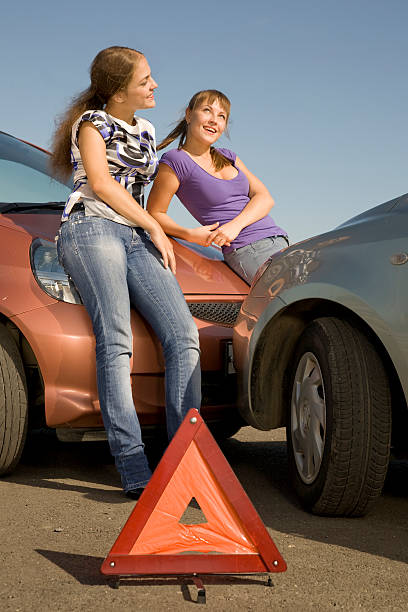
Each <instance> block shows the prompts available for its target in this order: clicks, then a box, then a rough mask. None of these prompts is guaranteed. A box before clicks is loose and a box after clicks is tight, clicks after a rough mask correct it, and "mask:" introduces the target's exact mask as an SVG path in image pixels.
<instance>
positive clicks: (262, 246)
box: [224, 236, 289, 285]
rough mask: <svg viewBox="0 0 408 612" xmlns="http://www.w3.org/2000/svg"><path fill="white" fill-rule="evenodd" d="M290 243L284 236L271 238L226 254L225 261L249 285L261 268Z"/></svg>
mask: <svg viewBox="0 0 408 612" xmlns="http://www.w3.org/2000/svg"><path fill="white" fill-rule="evenodd" d="M288 244H289V242H288V241H287V240H286V238H284V237H283V236H271V237H269V238H262V239H261V240H256V241H255V242H252V243H251V244H247V245H246V246H243V247H240V248H239V249H234V250H233V251H229V252H228V253H225V254H224V261H225V262H226V263H227V264H228V265H229V267H230V268H232V269H233V270H234V272H236V274H238V276H240V277H241V278H242V279H244V281H246V282H247V283H248V284H249V285H250V284H251V283H252V281H253V278H254V276H255V274H256V271H257V270H258V268H259V266H262V264H263V263H265V261H266V260H267V259H269V257H270V256H271V255H273V254H274V253H277V252H278V251H281V250H282V249H285V248H286V247H287V246H288Z"/></svg>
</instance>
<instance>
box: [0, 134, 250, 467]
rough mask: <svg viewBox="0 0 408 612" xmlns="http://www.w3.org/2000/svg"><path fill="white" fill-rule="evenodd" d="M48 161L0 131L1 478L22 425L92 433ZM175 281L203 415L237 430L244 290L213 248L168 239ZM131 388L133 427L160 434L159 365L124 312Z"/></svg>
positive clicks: (75, 306) (135, 321) (86, 368)
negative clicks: (189, 320) (235, 340)
mask: <svg viewBox="0 0 408 612" xmlns="http://www.w3.org/2000/svg"><path fill="white" fill-rule="evenodd" d="M47 161H48V154H47V153H46V152H45V151H43V150H41V149H39V148H37V147H34V146H32V145H30V144H28V143H25V142H23V141H21V140H18V139H16V138H13V137H12V136H9V135H7V134H5V133H3V132H0V175H1V195H0V275H1V276H0V282H1V295H0V317H1V319H0V384H1V386H2V387H1V388H2V390H1V396H0V474H5V473H9V472H10V471H11V470H12V469H13V468H14V467H15V466H16V464H17V463H18V460H19V458H20V455H21V452H22V449H23V445H24V441H25V438H26V433H27V429H28V425H29V424H30V425H34V426H35V427H38V426H39V425H44V417H45V423H46V424H47V425H48V426H49V427H52V428H56V430H57V434H58V437H59V438H60V439H66V440H74V439H86V438H92V437H96V436H100V432H101V431H103V424H102V418H101V414H100V410H99V402H98V394H97V389H96V370H95V351H94V336H93V332H92V326H91V322H90V319H89V318H88V315H87V313H86V311H85V308H84V307H83V306H82V305H81V300H80V297H79V295H78V294H77V292H76V290H75V287H73V286H72V285H71V284H70V282H69V280H68V278H67V276H66V275H65V273H64V271H63V269H62V268H61V266H60V265H59V263H58V259H57V253H56V247H55V242H54V236H55V234H56V233H57V230H58V226H59V222H60V216H61V211H62V209H63V206H64V203H65V200H66V197H67V195H68V194H69V192H70V186H69V185H64V184H62V183H60V182H58V181H55V180H54V179H52V178H51V177H50V175H49V172H48V168H47V166H48V164H47ZM174 248H175V253H176V259H177V279H178V281H179V283H180V285H181V288H182V289H183V292H184V295H185V297H186V300H187V302H188V303H189V306H190V310H191V312H192V314H193V316H194V317H195V321H196V323H197V326H198V329H199V333H200V343H201V367H202V381H203V382H202V384H203V389H202V391H203V403H202V414H203V417H204V418H205V419H206V421H207V423H208V424H209V426H210V427H212V429H213V432H214V434H215V435H218V436H219V437H228V436H230V435H233V434H234V433H235V432H236V431H237V430H238V429H239V427H240V426H241V425H242V424H243V422H242V421H241V419H240V417H239V415H238V412H237V410H236V402H235V399H236V386H235V375H234V374H233V373H232V370H233V368H232V361H231V336H232V329H231V328H232V326H233V324H234V322H235V318H236V316H237V314H238V312H239V309H240V305H241V303H242V301H243V299H244V297H245V296H246V294H247V293H248V286H247V285H246V284H245V283H244V282H243V281H241V279H240V278H238V277H237V276H236V275H235V274H234V273H233V272H232V271H231V270H230V269H229V268H228V267H227V266H226V265H225V264H224V263H223V261H222V255H221V254H220V251H219V250H218V249H215V248H213V247H209V248H205V247H198V246H196V245H191V244H188V243H184V242H183V241H175V244H174ZM132 331H133V364H132V369H131V376H132V390H133V398H134V403H135V406H136V410H137V412H138V415H139V419H140V422H141V425H142V427H144V428H146V427H158V428H163V429H164V428H165V414H164V375H163V373H164V364H163V356H162V350H161V346H160V343H159V342H158V340H157V339H156V337H155V335H154V333H153V331H152V329H151V328H150V327H149V325H148V324H147V323H146V322H145V321H144V320H143V319H142V318H141V317H140V316H139V315H138V313H137V312H135V311H133V312H132Z"/></svg>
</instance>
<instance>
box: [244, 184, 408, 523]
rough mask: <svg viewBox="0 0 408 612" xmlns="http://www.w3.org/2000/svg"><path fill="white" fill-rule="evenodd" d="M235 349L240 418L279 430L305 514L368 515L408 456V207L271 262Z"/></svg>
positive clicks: (350, 224) (407, 203)
mask: <svg viewBox="0 0 408 612" xmlns="http://www.w3.org/2000/svg"><path fill="white" fill-rule="evenodd" d="M233 341H234V360H235V366H236V368H237V370H238V372H239V374H240V380H241V386H242V392H241V397H242V405H241V414H242V416H243V417H244V418H245V420H246V421H247V422H248V423H249V424H250V425H253V426H254V427H256V428H257V429H262V430H269V429H274V428H277V427H282V426H286V431H287V447H288V458H289V472H290V480H291V482H292V484H293V487H294V489H295V491H296V493H297V495H298V497H299V498H300V500H301V502H302V504H303V505H304V506H305V507H306V508H307V509H308V510H310V511H312V512H314V513H316V514H322V515H331V516H362V515H363V514H365V513H366V512H367V511H368V510H369V508H370V507H371V506H372V505H373V503H374V502H375V500H376V499H377V498H378V496H379V495H380V493H381V490H382V487H383V484H384V479H385V476H386V472H387V467H388V462H389V455H390V448H391V445H392V446H393V447H395V448H396V449H398V448H407V447H408V410H407V398H408V195H404V196H401V197H399V198H397V199H395V200H392V201H390V202H386V203H385V204H381V205H380V206H377V207H376V208H373V209H371V210H369V211H367V212H365V213H363V214H361V215H359V216H357V217H354V218H353V219H351V220H350V221H347V222H346V223H343V225H341V226H339V227H338V228H336V229H334V230H333V231H330V232H328V233H326V234H322V235H320V236H317V237H314V238H310V239H308V240H304V241H303V242H299V243H298V244H295V245H293V246H291V247H288V248H287V249H284V250H283V251H281V252H280V253H278V254H276V255H274V256H273V257H272V258H271V259H270V260H268V262H266V263H265V264H264V265H263V266H262V267H261V268H260V270H259V271H258V273H257V276H256V278H255V279H254V282H253V284H252V287H251V291H250V293H249V295H248V297H247V298H246V300H245V301H244V303H243V305H242V308H241V312H240V314H239V316H238V319H237V322H236V325H235V328H234V338H233Z"/></svg>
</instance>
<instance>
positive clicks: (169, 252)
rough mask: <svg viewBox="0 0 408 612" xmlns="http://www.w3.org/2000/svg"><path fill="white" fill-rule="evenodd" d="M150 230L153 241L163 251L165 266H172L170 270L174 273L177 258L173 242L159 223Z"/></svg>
mask: <svg viewBox="0 0 408 612" xmlns="http://www.w3.org/2000/svg"><path fill="white" fill-rule="evenodd" d="M148 231H149V234H150V238H151V241H152V242H153V244H154V246H155V247H156V248H157V249H158V250H159V251H160V253H161V256H162V258H163V265H164V267H165V268H168V267H169V266H170V270H171V271H172V272H173V274H175V273H176V258H175V255H174V250H173V245H172V244H171V242H170V240H169V239H168V238H167V236H166V234H165V233H164V231H163V230H162V228H161V227H160V225H159V224H158V223H157V225H156V226H155V227H154V228H152V229H149V230H148Z"/></svg>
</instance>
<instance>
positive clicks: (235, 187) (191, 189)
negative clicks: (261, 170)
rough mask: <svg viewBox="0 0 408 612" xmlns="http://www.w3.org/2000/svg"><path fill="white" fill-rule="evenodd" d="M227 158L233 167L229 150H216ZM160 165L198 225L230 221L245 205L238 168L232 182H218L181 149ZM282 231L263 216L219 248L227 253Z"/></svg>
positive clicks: (246, 199)
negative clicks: (165, 167) (167, 171)
mask: <svg viewBox="0 0 408 612" xmlns="http://www.w3.org/2000/svg"><path fill="white" fill-rule="evenodd" d="M218 151H219V152H220V153H222V155H224V156H225V157H226V158H227V159H230V160H231V162H232V165H233V166H234V168H236V166H235V160H236V157H237V156H236V154H235V153H234V152H233V151H230V150H229V149H218ZM160 163H161V164H167V165H168V166H169V167H170V168H171V169H172V170H173V171H174V173H175V174H176V176H177V178H178V180H179V181H180V186H179V188H178V190H177V192H176V195H177V197H178V198H179V200H180V201H181V202H182V203H183V204H184V206H185V207H186V208H187V210H188V211H189V212H190V213H191V214H192V215H193V217H194V218H195V219H197V221H198V222H199V223H201V224H202V225H211V224H212V223H216V222H217V221H218V222H219V224H220V225H223V224H224V223H227V222H228V221H231V220H232V219H234V218H235V217H236V216H237V215H239V213H240V212H241V211H242V209H243V208H244V207H245V206H246V205H247V204H248V202H249V196H248V192H249V183H248V179H247V177H246V176H245V174H244V173H243V172H241V170H240V169H239V168H236V169H237V170H238V174H237V176H235V177H234V178H232V179H220V178H217V177H215V176H212V175H211V174H209V173H208V172H206V171H205V170H203V168H201V166H199V165H198V164H196V162H195V161H194V160H193V159H191V157H190V156H189V155H188V154H187V153H186V152H185V151H183V150H182V149H172V150H171V151H168V152H167V153H164V155H162V157H161V159H160ZM286 235H287V234H286V232H285V231H284V230H283V229H282V228H281V227H279V226H278V225H276V224H275V222H274V221H273V219H272V217H270V216H269V215H267V216H266V217H263V219H259V221H255V223H251V225H248V226H247V227H244V229H243V230H242V231H241V232H240V233H239V234H238V236H237V237H236V238H235V240H234V241H233V242H231V246H229V247H223V249H222V250H223V252H224V253H228V252H229V251H232V250H233V249H239V248H240V247H243V246H246V245H248V244H251V242H255V241H256V240H261V239H262V238H268V237H269V236H286Z"/></svg>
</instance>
